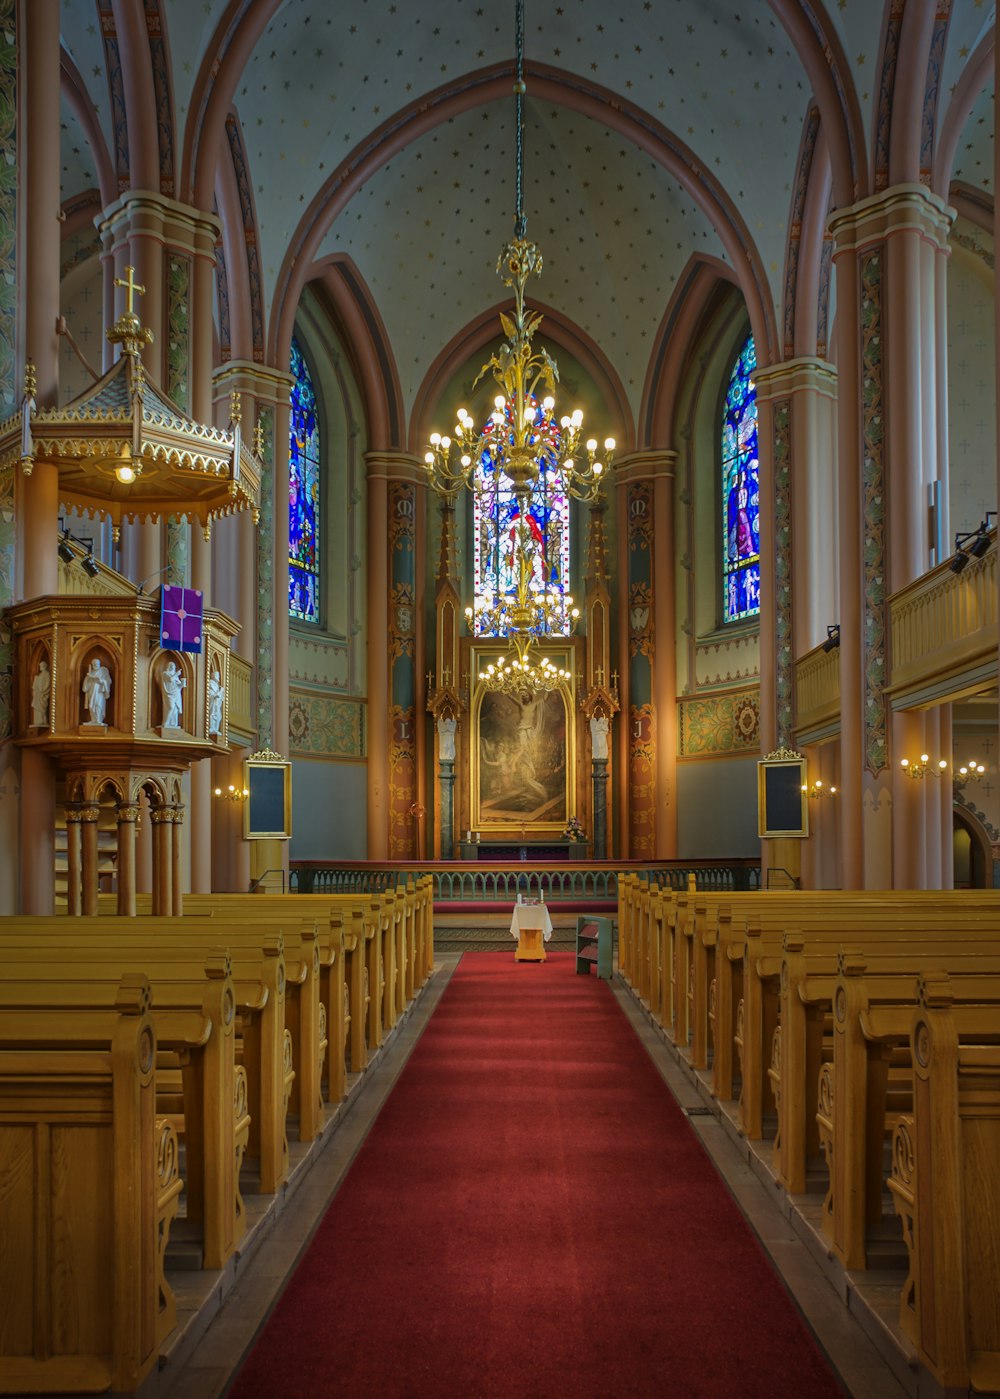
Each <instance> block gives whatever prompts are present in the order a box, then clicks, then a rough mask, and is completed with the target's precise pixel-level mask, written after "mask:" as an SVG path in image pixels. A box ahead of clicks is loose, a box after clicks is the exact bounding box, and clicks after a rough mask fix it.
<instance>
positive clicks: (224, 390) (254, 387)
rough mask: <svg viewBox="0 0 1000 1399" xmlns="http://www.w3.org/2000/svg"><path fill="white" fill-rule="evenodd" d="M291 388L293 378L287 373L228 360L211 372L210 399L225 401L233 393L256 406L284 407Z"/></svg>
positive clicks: (250, 361) (264, 366)
mask: <svg viewBox="0 0 1000 1399" xmlns="http://www.w3.org/2000/svg"><path fill="white" fill-rule="evenodd" d="M294 385H295V379H294V377H293V376H292V375H291V374H289V373H288V372H287V371H286V370H284V369H274V368H273V367H272V366H271V365H269V364H255V363H254V362H253V361H252V360H246V359H231V360H227V361H226V363H225V364H220V365H219V367H218V368H217V369H214V370H213V371H212V397H213V399H214V401H215V402H216V403H222V402H225V401H227V400H228V398H229V395H230V394H232V393H240V394H246V396H247V397H248V398H253V399H255V400H256V402H257V403H270V404H273V405H274V406H275V407H276V408H287V407H288V405H289V403H290V402H291V397H292V388H293V387H294Z"/></svg>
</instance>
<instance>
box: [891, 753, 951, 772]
mask: <svg viewBox="0 0 1000 1399" xmlns="http://www.w3.org/2000/svg"><path fill="white" fill-rule="evenodd" d="M899 766H900V767H901V768H902V769H903V772H904V773H905V774H906V776H907V777H913V778H920V777H941V776H942V775H943V774H944V772H945V771H946V770H947V767H948V761H947V759H946V758H939V759H938V760H937V762H936V763H932V762H931V760H930V758H929V757H928V756H927V754H926V753H921V755H920V761H919V763H914V762H911V761H910V759H909V758H900V760H899Z"/></svg>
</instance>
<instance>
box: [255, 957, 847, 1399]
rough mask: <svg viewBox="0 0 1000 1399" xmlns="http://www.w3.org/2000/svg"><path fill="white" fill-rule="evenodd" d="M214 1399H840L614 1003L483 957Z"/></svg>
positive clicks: (546, 967) (604, 991) (579, 981)
mask: <svg viewBox="0 0 1000 1399" xmlns="http://www.w3.org/2000/svg"><path fill="white" fill-rule="evenodd" d="M230 1393H231V1394H232V1395H233V1396H234V1397H235V1399H251V1397H252V1396H261V1399H263V1396H267V1399H274V1396H281V1399H288V1396H298V1395H301V1396H310V1399H312V1396H321V1395H337V1396H341V1397H342V1399H390V1396H393V1397H394V1396H413V1399H423V1397H424V1396H449V1399H451V1396H456V1399H457V1396H463V1399H473V1396H503V1399H529V1396H536V1397H537V1399H562V1396H566V1399H590V1396H593V1399H598V1396H600V1399H612V1396H614V1397H615V1399H617V1397H618V1396H629V1399H631V1396H645V1395H650V1396H653V1395H655V1396H657V1399H664V1396H688V1395H706V1396H718V1399H722V1396H726V1399H730V1396H756V1395H759V1396H765V1395H766V1396H768V1397H769V1399H782V1396H786V1395H787V1396H795V1399H801V1396H809V1399H822V1397H823V1396H827V1395H842V1394H843V1390H842V1389H841V1388H840V1386H839V1384H838V1383H837V1381H836V1380H835V1379H834V1377H833V1375H832V1373H831V1371H830V1369H829V1368H828V1366H827V1363H826V1361H825V1360H824V1358H823V1357H822V1355H821V1353H820V1352H819V1351H818V1350H817V1348H816V1346H815V1344H814V1343H813V1341H812V1339H811V1337H810V1334H809V1332H808V1331H807V1329H806V1327H805V1325H804V1323H803V1322H802V1320H801V1318H800V1316H799V1314H798V1312H797V1311H796V1310H795V1308H794V1307H793V1305H792V1304H791V1303H790V1302H789V1300H788V1297H787V1294H786V1293H785V1292H784V1290H783V1288H782V1286H781V1284H780V1282H779V1281H778V1280H777V1278H776V1275H775V1274H774V1272H773V1271H772V1269H771V1266H770V1264H769V1262H768V1261H767V1259H766V1257H765V1256H764V1253H763V1252H762V1250H761V1248H760V1246H759V1245H758V1243H757V1241H756V1239H755V1238H754V1237H753V1236H752V1234H751V1233H750V1231H749V1229H748V1228H747V1226H746V1225H745V1223H744V1221H743V1218H742V1216H741V1214H740V1213H739V1210H738V1209H737V1207H736V1205H735V1204H734V1203H733V1201H732V1198H731V1197H730V1195H729V1193H728V1191H727V1189H726V1188H725V1186H724V1185H723V1184H722V1183H721V1182H720V1180H719V1178H718V1176H717V1175H716V1174H715V1171H714V1168H713V1167H712V1166H711V1164H710V1163H709V1160H708V1158H707V1156H706V1155H705V1153H704V1151H703V1150H702V1147H701V1145H700V1144H699V1142H698V1141H697V1139H696V1138H695V1135H694V1132H693V1131H692V1129H691V1127H690V1125H689V1123H688V1121H687V1119H686V1118H685V1116H684V1115H683V1113H682V1112H681V1110H680V1109H679V1108H678V1107H677V1105H676V1103H675V1101H674V1099H673V1097H672V1096H671V1094H670V1092H669V1090H668V1089H667V1088H666V1087H665V1085H664V1084H663V1082H662V1080H661V1078H660V1076H659V1074H658V1073H657V1071H656V1069H655V1068H654V1066H653V1064H652V1062H651V1061H650V1059H649V1057H648V1055H647V1053H646V1051H645V1050H644V1049H643V1047H642V1046H641V1044H640V1043H639V1041H638V1039H637V1037H636V1035H635V1033H634V1031H633V1030H632V1029H631V1027H630V1026H629V1024H628V1022H627V1021H626V1019H625V1017H624V1016H623V1015H622V1012H621V1010H620V1009H619V1007H618V1005H617V1004H616V1002H615V1000H614V998H613V996H612V994H611V991H610V989H609V988H608V987H607V986H606V985H605V984H604V983H603V982H599V981H598V980H597V978H596V977H594V976H589V977H582V976H577V975H576V973H575V971H574V959H573V957H572V955H571V954H569V953H555V954H553V955H551V956H550V959H549V961H548V962H546V963H545V964H515V962H514V960H513V958H512V956H511V955H509V954H507V953H497V952H481V953H466V954H465V956H464V957H463V958H462V961H461V963H460V964H459V966H458V968H457V970H456V972H455V974H454V976H453V978H452V981H451V984H450V986H449V987H448V989H447V990H446V992H445V994H444V996H443V997H442V1000H441V1003H440V1005H439V1006H438V1009H437V1010H436V1011H435V1013H434V1016H433V1018H432V1020H431V1022H430V1024H429V1025H428V1027H427V1029H426V1030H425V1031H424V1034H423V1036H422V1037H421V1039H420V1041H419V1043H418V1044H417V1046H416V1048H415V1049H414V1051H413V1054H412V1057H411V1058H410V1061H409V1063H408V1065H407V1067H406V1068H405V1070H404V1071H403V1074H402V1076H401V1078H400V1080H399V1082H398V1083H397V1085H396V1087H395V1089H394V1090H393V1092H392V1094H391V1095H390V1098H389V1100H388V1102H387V1103H386V1105H385V1107H384V1108H383V1110H382V1113H381V1114H380V1116H379V1118H378V1120H377V1121H376V1123H375V1124H374V1126H373V1128H372V1130H371V1132H370V1134H369V1136H368V1138H367V1140H366V1142H365V1144H364V1146H363V1147H362V1149H361V1151H360V1153H359V1155H358V1157H357V1159H356V1161H355V1164H354V1165H353V1167H352V1168H351V1171H350V1172H349V1174H348V1176H347V1178H346V1179H345V1181H344V1183H343V1185H342V1186H341V1188H340V1190H339V1191H338V1193H337V1195H336V1197H335V1198H334V1200H333V1203H332V1205H331V1206H330V1209H329V1211H328V1213H327V1215H326V1217H325V1219H324V1220H323V1222H322V1224H321V1225H320V1227H319V1229H318V1231H317V1233H316V1236H315V1238H314V1239H313V1242H312V1244H311V1245H310V1247H309V1249H308V1251H307V1253H306V1255H305V1256H304V1258H303V1261H302V1263H301V1264H300V1266H299V1268H298V1271H297V1272H296V1273H295V1275H294V1276H293V1278H292V1280H291V1282H290V1283H289V1285H288V1287H287V1289H286V1291H285V1293H284V1295H283V1297H282V1298H281V1300H280V1302H279V1303H278V1305H277V1307H276V1309H275V1311H274V1313H273V1314H272V1316H271V1319H270V1320H269V1322H268V1324H267V1325H266V1327H265V1328H264V1330H263V1332H262V1334H261V1336H260V1339H259V1341H258V1343H257V1345H256V1346H255V1348H254V1349H253V1351H252V1352H251V1354H250V1356H249V1358H248V1360H247V1362H246V1364H245V1366H244V1367H243V1369H242V1371H241V1372H240V1374H239V1376H238V1377H237V1379H236V1381H235V1384H234V1386H233V1388H232V1390H231V1391H230Z"/></svg>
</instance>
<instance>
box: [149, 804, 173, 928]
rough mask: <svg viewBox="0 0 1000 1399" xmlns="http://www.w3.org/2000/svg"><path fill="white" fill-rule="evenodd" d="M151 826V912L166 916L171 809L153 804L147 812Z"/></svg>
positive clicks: (169, 909) (169, 906)
mask: <svg viewBox="0 0 1000 1399" xmlns="http://www.w3.org/2000/svg"><path fill="white" fill-rule="evenodd" d="M149 819H150V823H151V824H152V827H153V912H154V913H155V914H156V915H157V917H160V918H164V917H168V916H169V915H170V914H171V913H172V912H173V909H172V904H173V882H172V879H171V874H170V862H171V857H172V847H173V839H172V835H173V824H172V823H173V809H172V808H171V807H169V806H154V807H153V809H152V810H151V811H150V813H149Z"/></svg>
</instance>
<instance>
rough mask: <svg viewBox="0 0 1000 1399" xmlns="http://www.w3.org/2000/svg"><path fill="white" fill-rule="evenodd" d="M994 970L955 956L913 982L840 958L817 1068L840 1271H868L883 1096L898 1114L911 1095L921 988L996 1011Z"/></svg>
mask: <svg viewBox="0 0 1000 1399" xmlns="http://www.w3.org/2000/svg"><path fill="white" fill-rule="evenodd" d="M912 955H913V959H914V960H915V961H916V960H919V958H920V956H921V954H920V952H919V950H917V949H914V951H913V954H912ZM935 960H940V961H941V962H944V961H946V958H945V956H943V955H942V957H941V958H940V959H935ZM992 963H993V965H992V966H990V965H986V966H984V967H982V968H979V969H976V970H971V969H970V968H971V967H972V966H974V960H972V959H960V958H956V959H954V961H948V963H947V965H946V966H945V967H942V968H940V969H939V968H935V969H929V970H927V971H926V972H924V973H922V974H921V976H920V977H919V978H918V977H916V976H914V975H913V974H912V972H911V974H910V975H900V974H895V973H893V972H892V971H886V972H883V973H882V974H881V975H880V974H877V973H872V972H870V971H868V970H867V968H866V966H865V960H864V956H860V955H851V954H847V953H845V954H843V956H842V958H841V969H840V974H839V976H838V978H837V986H836V990H835V992H834V1006H835V1009H834V1048H833V1062H832V1063H831V1064H826V1065H823V1066H822V1068H821V1070H820V1085H821V1091H820V1102H819V1106H818V1111H817V1116H818V1121H819V1124H820V1144H821V1146H822V1148H823V1151H824V1154H825V1155H826V1157H827V1160H828V1162H829V1163H830V1187H829V1190H828V1192H827V1197H826V1200H825V1202H824V1207H823V1230H824V1233H825V1234H826V1235H827V1237H828V1238H829V1240H830V1243H831V1246H832V1248H833V1251H834V1254H835V1255H836V1256H837V1257H838V1258H839V1259H840V1261H841V1262H842V1263H843V1265H844V1267H845V1268H863V1267H865V1266H866V1262H867V1244H866V1239H867V1233H868V1231H869V1230H870V1229H872V1228H873V1227H874V1226H876V1225H877V1224H878V1223H879V1222H880V1220H881V1215H882V1181H883V1178H884V1174H885V1172H884V1167H883V1155H884V1143H885V1139H886V1136H887V1133H891V1130H892V1126H893V1122H892V1120H890V1119H889V1117H888V1115H887V1108H888V1104H889V1102H890V1092H891V1090H894V1092H895V1103H894V1105H893V1106H894V1111H895V1112H896V1113H897V1114H898V1113H899V1112H900V1111H901V1110H905V1109H907V1108H908V1107H909V1105H910V1099H911V1097H912V1084H913V1078H912V1061H911V1059H910V1053H909V1043H910V1031H911V1027H912V1021H913V1013H914V1009H915V1006H916V1004H917V999H918V994H920V993H919V991H918V983H919V986H922V987H923V988H924V993H925V994H933V992H932V991H930V992H929V991H928V990H927V988H933V987H934V986H935V985H936V984H938V983H944V984H945V985H947V987H948V996H949V998H950V1000H951V1001H952V1002H953V1003H954V1004H955V1005H956V1006H957V1005H958V1003H959V1002H964V1003H967V1004H972V1005H977V1004H978V1005H985V1004H992V1005H994V1006H995V1007H996V1008H997V1013H998V1014H1000V977H998V976H997V975H996V971H995V963H996V959H995V958H994V959H992ZM959 968H961V969H959ZM998 1165H1000V1162H998Z"/></svg>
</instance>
